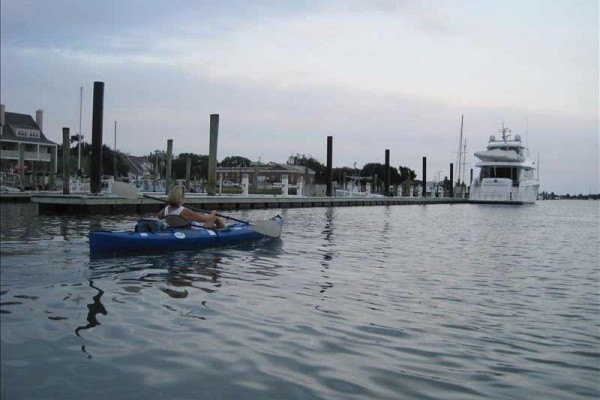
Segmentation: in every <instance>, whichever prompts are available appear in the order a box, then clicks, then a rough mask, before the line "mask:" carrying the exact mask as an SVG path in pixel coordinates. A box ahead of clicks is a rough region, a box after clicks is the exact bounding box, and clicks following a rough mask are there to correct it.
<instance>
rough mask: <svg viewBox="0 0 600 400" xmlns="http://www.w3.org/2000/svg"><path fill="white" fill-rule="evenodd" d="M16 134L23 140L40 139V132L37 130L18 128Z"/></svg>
mask: <svg viewBox="0 0 600 400" xmlns="http://www.w3.org/2000/svg"><path fill="white" fill-rule="evenodd" d="M16 134H17V136H19V137H23V138H30V139H39V138H40V131H38V130H35V129H22V128H17V129H16Z"/></svg>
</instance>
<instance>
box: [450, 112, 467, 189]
mask: <svg viewBox="0 0 600 400" xmlns="http://www.w3.org/2000/svg"><path fill="white" fill-rule="evenodd" d="M464 118H465V116H464V115H461V116H460V140H459V141H458V162H457V163H456V166H457V167H458V171H457V174H456V176H458V179H459V180H460V179H461V175H460V172H461V169H460V164H461V162H462V144H463V122H464ZM451 184H452V185H454V182H451Z"/></svg>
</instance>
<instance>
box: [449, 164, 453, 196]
mask: <svg viewBox="0 0 600 400" xmlns="http://www.w3.org/2000/svg"><path fill="white" fill-rule="evenodd" d="M450 198H454V163H450Z"/></svg>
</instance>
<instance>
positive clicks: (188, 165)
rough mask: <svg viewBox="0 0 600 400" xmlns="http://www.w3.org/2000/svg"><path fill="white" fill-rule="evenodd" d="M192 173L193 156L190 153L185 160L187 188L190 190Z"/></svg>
mask: <svg viewBox="0 0 600 400" xmlns="http://www.w3.org/2000/svg"><path fill="white" fill-rule="evenodd" d="M191 174H192V158H191V157H190V156H189V155H188V156H187V158H186V160H185V189H186V190H187V191H188V192H189V191H190V175H191Z"/></svg>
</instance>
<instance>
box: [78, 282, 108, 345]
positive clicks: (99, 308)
mask: <svg viewBox="0 0 600 400" xmlns="http://www.w3.org/2000/svg"><path fill="white" fill-rule="evenodd" d="M90 287H91V288H93V289H96V290H97V291H98V293H97V294H96V295H95V296H94V297H92V300H93V302H92V303H90V304H88V305H87V308H88V315H87V321H88V324H87V325H85V326H80V327H78V328H77V329H75V334H76V335H77V336H81V335H80V334H79V332H80V331H83V330H86V329H91V328H94V327H96V326H98V325H100V322H99V321H98V319H97V318H96V316H97V315H98V314H102V315H106V314H108V312H107V311H106V308H105V307H104V304H102V302H101V301H100V298H101V297H102V295H103V294H104V291H103V290H102V289H100V288H97V287H96V286H94V282H93V281H90Z"/></svg>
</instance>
